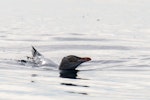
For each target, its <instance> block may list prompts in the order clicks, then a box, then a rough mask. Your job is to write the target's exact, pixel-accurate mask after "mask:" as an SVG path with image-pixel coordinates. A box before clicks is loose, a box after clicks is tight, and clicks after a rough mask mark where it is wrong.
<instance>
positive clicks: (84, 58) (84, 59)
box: [79, 57, 91, 62]
mask: <svg viewBox="0 0 150 100" xmlns="http://www.w3.org/2000/svg"><path fill="white" fill-rule="evenodd" d="M90 60H91V58H89V57H83V58H80V59H79V61H82V62H87V61H90Z"/></svg>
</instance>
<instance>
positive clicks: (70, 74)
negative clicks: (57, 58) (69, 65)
mask: <svg viewBox="0 0 150 100" xmlns="http://www.w3.org/2000/svg"><path fill="white" fill-rule="evenodd" d="M59 73H60V77H62V78H71V79H76V78H77V76H78V75H77V73H78V70H60V72H59Z"/></svg>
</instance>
